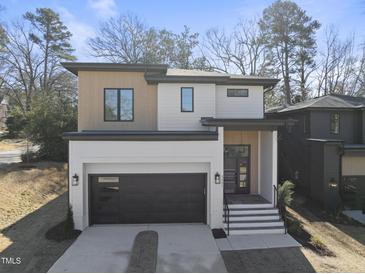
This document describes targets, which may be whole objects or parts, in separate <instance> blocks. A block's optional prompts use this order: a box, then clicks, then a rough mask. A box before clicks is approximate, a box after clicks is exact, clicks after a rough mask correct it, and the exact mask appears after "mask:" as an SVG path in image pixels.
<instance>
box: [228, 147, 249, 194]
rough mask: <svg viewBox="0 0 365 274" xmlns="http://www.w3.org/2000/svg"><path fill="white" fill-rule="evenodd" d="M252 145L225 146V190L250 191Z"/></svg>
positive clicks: (235, 191) (245, 192)
mask: <svg viewBox="0 0 365 274" xmlns="http://www.w3.org/2000/svg"><path fill="white" fill-rule="evenodd" d="M249 170H250V146H249V145H225V146H224V192H225V193H227V194H229V193H230V194H239V193H244V194H248V193H250V172H249Z"/></svg>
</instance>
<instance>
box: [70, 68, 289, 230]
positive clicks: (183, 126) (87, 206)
mask: <svg viewBox="0 0 365 274" xmlns="http://www.w3.org/2000/svg"><path fill="white" fill-rule="evenodd" d="M63 66H64V67H65V68H66V69H67V70H69V71H70V72H72V73H74V74H75V75H77V76H78V131H77V132H68V133H65V134H64V137H65V138H67V139H68V140H69V182H70V183H69V202H70V205H71V206H72V209H73V216H74V222H75V226H76V228H77V229H80V230H83V229H84V228H86V227H87V226H89V225H92V224H105V223H123V224H128V223H194V222H197V223H206V224H207V225H208V226H210V227H211V228H212V229H213V228H225V229H226V231H227V232H228V227H229V230H230V234H234V233H236V234H249V233H283V232H284V228H283V223H282V222H281V220H280V216H279V214H278V211H277V209H276V208H275V188H276V185H277V129H278V127H281V126H285V121H282V120H277V119H275V120H274V119H273V120H270V119H265V118H264V92H265V89H268V88H271V87H272V86H274V85H275V84H276V83H277V82H278V80H277V79H271V78H265V77H251V76H242V75H230V74H223V73H217V72H206V71H197V70H180V69H169V68H168V67H167V66H166V65H141V64H110V63H63ZM228 217H229V218H228ZM227 219H229V221H228V220H227Z"/></svg>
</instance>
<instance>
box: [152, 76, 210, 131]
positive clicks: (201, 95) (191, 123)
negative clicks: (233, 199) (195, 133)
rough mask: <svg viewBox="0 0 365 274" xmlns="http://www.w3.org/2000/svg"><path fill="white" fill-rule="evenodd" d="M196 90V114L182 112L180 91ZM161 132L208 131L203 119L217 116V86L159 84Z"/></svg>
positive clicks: (159, 127) (158, 117)
mask: <svg viewBox="0 0 365 274" xmlns="http://www.w3.org/2000/svg"><path fill="white" fill-rule="evenodd" d="M182 87H193V88H194V112H181V98H180V90H181V88H182ZM157 102H158V114H157V120H158V122H157V124H158V129H159V130H207V128H206V127H203V126H201V124H200V118H201V117H214V116H215V84H166V83H162V84H158V95H157Z"/></svg>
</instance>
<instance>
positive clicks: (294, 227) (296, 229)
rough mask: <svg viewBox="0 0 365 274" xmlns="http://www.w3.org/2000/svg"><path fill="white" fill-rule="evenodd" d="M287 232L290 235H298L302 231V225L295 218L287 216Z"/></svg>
mask: <svg viewBox="0 0 365 274" xmlns="http://www.w3.org/2000/svg"><path fill="white" fill-rule="evenodd" d="M287 220H288V222H287V224H288V232H289V234H291V235H298V236H299V235H300V234H302V232H303V225H302V224H301V222H300V221H299V220H297V219H296V218H289V217H288V218H287Z"/></svg>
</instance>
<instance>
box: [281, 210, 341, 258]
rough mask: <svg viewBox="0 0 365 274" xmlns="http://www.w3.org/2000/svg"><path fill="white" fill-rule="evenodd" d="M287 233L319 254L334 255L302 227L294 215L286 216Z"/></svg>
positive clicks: (316, 237) (318, 239)
mask: <svg viewBox="0 0 365 274" xmlns="http://www.w3.org/2000/svg"><path fill="white" fill-rule="evenodd" d="M287 225H288V233H289V234H290V235H291V236H293V238H294V239H295V240H297V241H298V242H299V243H300V244H301V245H303V246H304V247H306V248H309V249H311V250H312V251H314V252H316V253H317V254H318V255H320V256H329V257H335V254H334V253H333V252H332V251H331V250H330V249H329V248H328V247H327V246H326V245H325V244H324V243H323V242H322V240H321V239H320V238H319V237H318V236H316V235H311V234H310V233H309V232H308V231H307V230H305V229H304V226H303V224H302V223H301V222H300V221H299V220H298V219H296V218H295V217H293V216H291V215H288V216H287Z"/></svg>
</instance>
